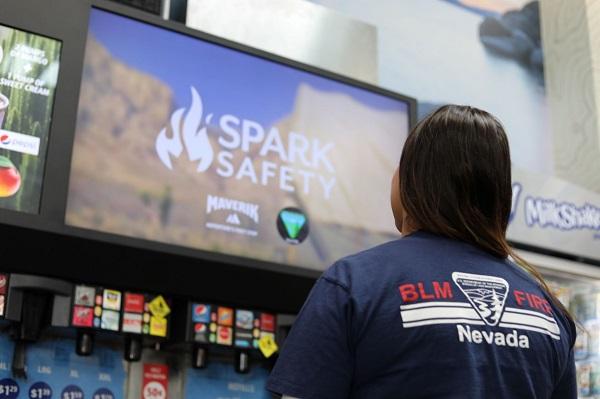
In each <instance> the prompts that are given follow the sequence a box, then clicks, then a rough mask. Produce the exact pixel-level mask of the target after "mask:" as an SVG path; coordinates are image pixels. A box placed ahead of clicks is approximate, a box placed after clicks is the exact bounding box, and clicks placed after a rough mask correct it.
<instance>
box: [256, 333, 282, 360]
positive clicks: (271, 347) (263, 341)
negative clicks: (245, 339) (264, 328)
mask: <svg viewBox="0 0 600 399" xmlns="http://www.w3.org/2000/svg"><path fill="white" fill-rule="evenodd" d="M258 349H260V351H261V352H262V354H263V356H264V357H266V358H267V359H268V358H270V357H271V356H273V354H274V353H276V352H277V351H278V350H279V347H278V346H277V343H276V342H275V339H274V337H273V335H272V334H263V336H262V337H261V338H260V340H259V341H258Z"/></svg>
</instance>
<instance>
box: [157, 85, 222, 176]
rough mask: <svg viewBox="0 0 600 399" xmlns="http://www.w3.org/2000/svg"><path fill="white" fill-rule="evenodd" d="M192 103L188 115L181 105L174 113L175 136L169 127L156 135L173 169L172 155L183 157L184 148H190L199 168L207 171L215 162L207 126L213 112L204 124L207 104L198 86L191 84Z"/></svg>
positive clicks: (162, 157) (163, 159)
mask: <svg viewBox="0 0 600 399" xmlns="http://www.w3.org/2000/svg"><path fill="white" fill-rule="evenodd" d="M191 92H192V105H191V106H190V110H189V111H188V113H187V115H186V116H185V118H183V114H184V112H185V108H180V109H178V110H176V111H175V112H173V115H172V116H171V131H172V133H173V135H172V136H171V137H168V136H167V128H163V129H162V130H161V131H160V133H159V134H158V137H157V138H156V143H155V147H156V153H157V154H158V157H159V158H160V160H161V162H162V163H163V164H164V165H165V166H166V167H167V168H169V169H170V170H173V165H172V164H171V155H172V156H174V157H175V158H179V157H180V156H181V153H182V152H183V147H184V146H185V149H186V151H187V155H188V158H189V160H190V161H191V162H198V167H197V169H196V170H197V171H198V172H205V171H206V170H207V169H208V168H209V167H210V165H211V164H212V162H213V159H214V151H213V148H212V145H211V144H210V140H209V139H208V133H207V130H206V129H207V128H206V126H207V125H208V124H209V123H210V121H211V119H212V116H213V114H208V115H207V116H206V119H205V121H204V126H202V124H203V121H202V113H203V105H202V98H200V95H199V94H198V91H196V89H195V88H194V87H191Z"/></svg>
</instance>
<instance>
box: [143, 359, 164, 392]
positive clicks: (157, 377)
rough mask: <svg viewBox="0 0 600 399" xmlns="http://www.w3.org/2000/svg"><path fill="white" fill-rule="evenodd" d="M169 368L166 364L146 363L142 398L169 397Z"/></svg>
mask: <svg viewBox="0 0 600 399" xmlns="http://www.w3.org/2000/svg"><path fill="white" fill-rule="evenodd" d="M168 385H169V368H168V367H167V366H166V365H164V364H144V380H143V384H142V399H167V386H168Z"/></svg>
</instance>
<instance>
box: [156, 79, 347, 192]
mask: <svg viewBox="0 0 600 399" xmlns="http://www.w3.org/2000/svg"><path fill="white" fill-rule="evenodd" d="M191 93H192V104H191V106H190V109H189V111H188V112H187V114H185V108H180V109H178V110H176V111H175V112H173V115H172V116H171V124H170V127H165V128H163V129H162V130H161V131H160V133H159V134H158V136H157V138H156V142H155V149H156V153H157V154H158V157H159V159H160V161H161V162H162V163H163V164H164V165H165V167H167V168H168V169H170V170H173V164H172V157H175V158H179V157H180V156H181V155H182V154H183V151H184V150H185V151H186V152H187V156H188V158H189V160H190V161H191V162H197V171H198V172H206V171H207V170H208V169H209V168H211V167H212V166H213V165H215V166H216V167H215V168H214V172H215V173H216V174H217V175H219V176H221V177H223V178H235V179H236V180H246V181H250V182H251V183H252V184H256V185H259V184H260V185H262V186H267V185H271V184H275V185H277V186H278V188H279V189H280V190H282V191H288V192H295V191H296V190H298V191H303V192H304V194H310V193H311V192H313V191H318V192H320V193H321V194H322V195H323V198H324V199H329V198H331V194H332V191H333V188H334V187H335V183H336V178H335V169H334V167H333V164H332V162H331V160H330V159H329V153H330V152H331V151H332V150H333V149H334V144H333V143H332V142H330V143H321V142H320V141H319V139H317V138H312V139H311V138H309V137H307V136H306V135H304V134H302V133H298V132H294V131H290V132H289V133H288V134H287V136H283V135H281V134H280V132H279V129H278V127H277V126H271V127H269V128H265V127H264V126H262V125H261V124H260V123H258V122H256V121H253V120H249V119H242V118H239V117H237V116H235V115H230V114H224V115H221V116H220V117H219V118H218V120H216V121H215V123H214V125H211V121H212V119H213V114H208V115H206V117H204V113H205V112H204V105H203V102H202V99H201V97H200V95H199V94H198V91H197V90H196V89H195V88H193V87H191ZM184 114H185V116H184ZM209 125H211V126H213V127H214V130H215V132H217V133H215V134H214V139H213V140H212V141H211V138H212V137H213V136H211V138H209V135H208V126H209ZM169 131H170V136H169V135H168V132H169ZM215 144H218V145H219V147H220V148H219V149H216V148H214V147H215ZM234 151H235V152H234ZM237 158H241V159H237ZM261 158H262V159H261ZM277 161H279V162H277Z"/></svg>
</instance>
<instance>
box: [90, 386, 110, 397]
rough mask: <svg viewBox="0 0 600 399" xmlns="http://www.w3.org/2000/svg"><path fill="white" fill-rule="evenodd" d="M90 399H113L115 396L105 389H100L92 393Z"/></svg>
mask: <svg viewBox="0 0 600 399" xmlns="http://www.w3.org/2000/svg"><path fill="white" fill-rule="evenodd" d="M92 399H115V395H113V393H112V392H111V391H110V390H108V389H106V388H100V389H98V390H97V391H96V392H94V396H92Z"/></svg>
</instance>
